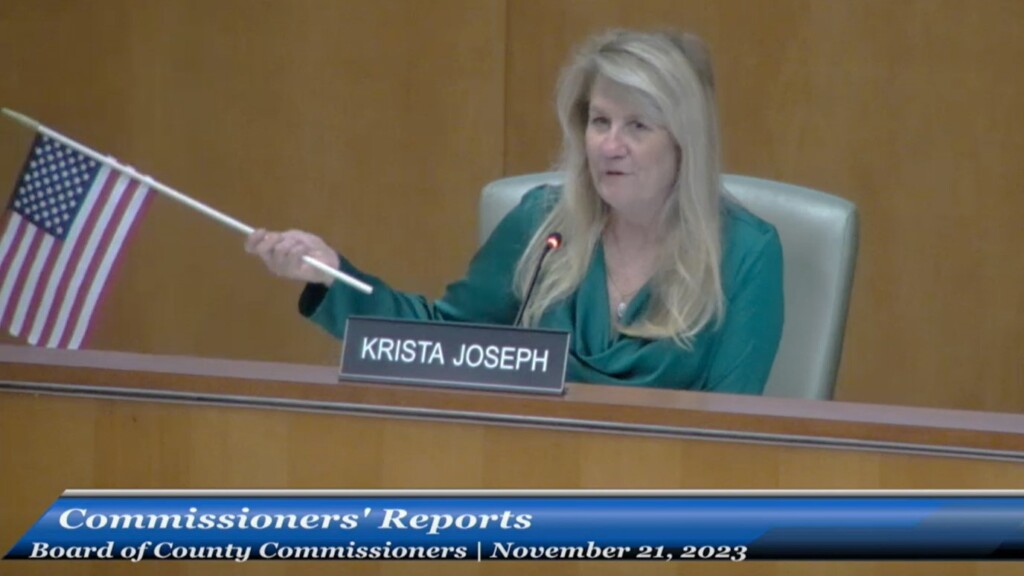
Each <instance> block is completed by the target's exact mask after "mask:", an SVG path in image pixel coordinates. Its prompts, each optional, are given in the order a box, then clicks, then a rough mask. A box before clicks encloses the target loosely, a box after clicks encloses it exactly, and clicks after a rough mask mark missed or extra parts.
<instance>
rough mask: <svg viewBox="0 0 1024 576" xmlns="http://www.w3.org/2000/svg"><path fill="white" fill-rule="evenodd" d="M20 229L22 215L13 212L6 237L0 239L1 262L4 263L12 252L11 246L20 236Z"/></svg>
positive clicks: (6, 230)
mask: <svg viewBox="0 0 1024 576" xmlns="http://www.w3.org/2000/svg"><path fill="white" fill-rule="evenodd" d="M19 228H21V215H20V214H18V213H17V212H11V218H10V220H9V221H8V223H7V228H5V229H4V235H3V237H2V238H0V262H3V261H4V257H5V256H7V252H8V251H9V250H11V245H12V244H14V237H15V236H17V235H18V229H19Z"/></svg>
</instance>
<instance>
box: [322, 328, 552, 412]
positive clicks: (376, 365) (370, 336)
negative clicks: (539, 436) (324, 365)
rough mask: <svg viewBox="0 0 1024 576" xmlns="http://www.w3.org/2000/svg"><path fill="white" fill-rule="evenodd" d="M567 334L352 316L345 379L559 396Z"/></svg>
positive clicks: (342, 375) (343, 367) (343, 359)
mask: <svg viewBox="0 0 1024 576" xmlns="http://www.w3.org/2000/svg"><path fill="white" fill-rule="evenodd" d="M568 353H569V333H568V332H560V331H555V330H536V329H526V328H511V327H508V326H489V325H485V324H466V323H461V322H459V323H451V322H423V321H415V320H394V319H391V318H369V317H364V316H350V317H349V319H348V323H347V324H346V325H345V349H344V352H343V353H342V356H341V373H340V375H339V376H340V378H342V379H352V380H370V381H374V382H389V383H393V384H420V385H426V386H446V387H456V388H475V389H481V390H510V391H517V392H544V393H548V394H561V393H562V392H563V390H564V386H565V366H566V360H567V357H568Z"/></svg>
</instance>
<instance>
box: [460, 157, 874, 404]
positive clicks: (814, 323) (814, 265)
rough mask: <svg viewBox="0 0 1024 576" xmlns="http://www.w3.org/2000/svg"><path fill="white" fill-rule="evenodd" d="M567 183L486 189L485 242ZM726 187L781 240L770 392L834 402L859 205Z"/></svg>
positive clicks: (746, 182)
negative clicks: (778, 323)
mask: <svg viewBox="0 0 1024 576" xmlns="http://www.w3.org/2000/svg"><path fill="white" fill-rule="evenodd" d="M561 180H562V176H561V174H560V173H557V172H544V173H538V174H527V175H523V176H515V177H511V178H503V179H501V180H496V181H494V182H491V183H490V184H488V185H487V186H485V187H484V189H483V193H482V196H481V199H480V220H479V239H480V242H481V243H483V242H484V241H485V240H486V239H487V238H488V236H490V235H491V231H492V230H494V227H495V226H497V225H498V222H500V221H501V219H502V218H504V216H505V214H507V213H508V212H509V211H510V210H511V209H512V208H513V207H515V206H516V205H517V204H518V203H519V200H520V198H521V197H522V196H523V194H525V193H526V192H527V191H528V190H530V189H532V188H535V187H536V186H539V185H541V184H547V183H551V184H557V183H560V182H561ZM723 184H724V186H725V188H726V189H727V190H728V191H729V193H730V194H732V196H733V197H734V198H736V199H737V200H739V201H740V202H741V203H742V204H743V205H744V206H746V207H747V209H749V210H750V211H751V212H753V213H754V214H756V215H757V216H759V217H761V218H762V219H764V220H766V221H768V222H770V223H771V224H772V225H774V226H775V228H776V230H778V232H779V238H780V240H781V241H782V253H783V260H784V271H783V290H784V294H785V300H786V317H785V324H784V326H783V329H782V341H781V343H780V344H779V352H778V354H777V355H776V357H775V364H774V365H773V366H772V371H771V375H770V376H769V378H768V383H767V385H766V386H765V391H764V393H765V395H766V396H784V397H790V398H817V399H831V398H832V392H833V389H834V387H835V380H836V372H837V371H838V369H839V358H840V355H841V353H842V349H843V332H844V328H845V326H846V312H847V308H848V306H849V302H850V289H851V287H852V284H853V271H854V264H855V263H856V260H857V207H856V206H855V205H854V204H853V203H851V202H849V201H847V200H844V199H842V198H838V197H836V196H831V195H829V194H825V193H822V192H818V191H816V190H811V189H810V188H803V187H801V186H794V185H792V184H784V183H782V182H775V181H772V180H764V179H761V178H751V177H748V176H735V175H731V174H730V175H725V176H724V177H723Z"/></svg>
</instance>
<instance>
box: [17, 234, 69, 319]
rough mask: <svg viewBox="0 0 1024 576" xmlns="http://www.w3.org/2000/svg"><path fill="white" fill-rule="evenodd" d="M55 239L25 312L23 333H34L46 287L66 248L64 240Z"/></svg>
mask: <svg viewBox="0 0 1024 576" xmlns="http://www.w3.org/2000/svg"><path fill="white" fill-rule="evenodd" d="M53 240H54V241H53V245H52V246H51V247H50V253H49V254H47V255H46V263H45V264H43V270H42V272H41V273H40V274H39V283H38V284H36V290H35V292H34V293H33V294H32V300H31V301H30V302H29V304H28V310H27V311H26V312H25V321H24V322H23V323H22V325H21V333H22V334H31V333H32V327H33V326H35V323H36V314H38V313H39V307H40V306H42V304H43V297H44V296H45V295H46V287H47V286H48V285H49V284H50V280H51V279H52V277H53V271H54V269H55V268H56V267H57V259H58V258H60V252H61V250H62V249H63V248H64V243H63V242H61V241H60V240H58V239H57V238H54V239H53ZM51 308H52V307H51Z"/></svg>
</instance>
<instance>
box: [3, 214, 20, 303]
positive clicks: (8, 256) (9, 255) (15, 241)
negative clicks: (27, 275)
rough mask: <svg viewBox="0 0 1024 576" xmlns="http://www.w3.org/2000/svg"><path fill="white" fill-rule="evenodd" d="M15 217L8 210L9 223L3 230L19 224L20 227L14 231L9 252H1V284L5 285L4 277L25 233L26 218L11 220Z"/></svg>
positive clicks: (8, 248)
mask: <svg viewBox="0 0 1024 576" xmlns="http://www.w3.org/2000/svg"><path fill="white" fill-rule="evenodd" d="M13 219H14V216H13V215H12V214H11V213H10V212H8V213H7V223H6V224H5V225H4V227H3V230H5V231H6V230H7V227H8V226H17V227H18V229H17V230H15V231H14V234H13V236H14V237H13V238H12V239H11V244H10V246H8V247H7V252H5V253H3V254H0V286H3V279H4V278H7V273H8V272H9V271H10V268H11V263H12V262H14V255H15V254H17V252H18V246H20V245H21V239H22V238H23V237H24V235H25V219H24V218H19V219H18V222H11V220H13ZM5 233H6V232H5Z"/></svg>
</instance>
